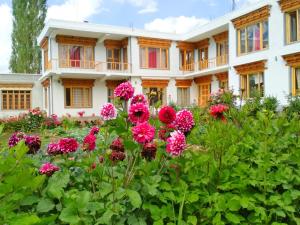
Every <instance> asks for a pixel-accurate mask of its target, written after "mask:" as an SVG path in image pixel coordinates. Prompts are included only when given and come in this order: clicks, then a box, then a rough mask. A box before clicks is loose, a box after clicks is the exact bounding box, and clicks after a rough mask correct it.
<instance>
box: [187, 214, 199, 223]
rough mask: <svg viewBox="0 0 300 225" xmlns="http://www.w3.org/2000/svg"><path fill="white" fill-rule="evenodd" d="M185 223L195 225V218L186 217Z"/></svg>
mask: <svg viewBox="0 0 300 225" xmlns="http://www.w3.org/2000/svg"><path fill="white" fill-rule="evenodd" d="M187 222H188V223H190V224H192V225H197V217H196V216H188V220H187Z"/></svg>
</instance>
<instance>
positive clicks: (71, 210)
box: [59, 205, 80, 224]
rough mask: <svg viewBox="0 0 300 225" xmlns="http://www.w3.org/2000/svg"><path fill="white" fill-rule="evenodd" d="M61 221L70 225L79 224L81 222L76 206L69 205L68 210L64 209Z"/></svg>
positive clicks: (60, 216) (60, 217)
mask: <svg viewBox="0 0 300 225" xmlns="http://www.w3.org/2000/svg"><path fill="white" fill-rule="evenodd" d="M59 219H60V220H61V221H63V222H65V223H69V224H77V223H79V221H80V218H79V216H78V214H77V210H76V207H75V206H74V205H69V206H68V207H67V208H64V209H63V210H62V211H61V213H60V215H59Z"/></svg>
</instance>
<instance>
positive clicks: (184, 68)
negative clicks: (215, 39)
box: [179, 49, 195, 71]
mask: <svg viewBox="0 0 300 225" xmlns="http://www.w3.org/2000/svg"><path fill="white" fill-rule="evenodd" d="M181 52H183V59H181V60H180V58H181V57H182V54H181ZM188 52H190V53H192V54H191V57H192V58H191V61H192V63H187V60H186V56H187V53H188ZM194 60H195V50H194V49H179V62H180V61H181V62H183V65H181V64H179V70H181V71H194V64H195V61H194Z"/></svg>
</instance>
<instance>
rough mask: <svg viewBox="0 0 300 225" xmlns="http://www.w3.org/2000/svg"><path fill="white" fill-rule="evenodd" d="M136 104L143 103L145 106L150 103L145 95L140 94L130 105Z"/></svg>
mask: <svg viewBox="0 0 300 225" xmlns="http://www.w3.org/2000/svg"><path fill="white" fill-rule="evenodd" d="M136 103H143V104H145V105H148V101H147V99H146V97H145V95H143V94H138V95H135V96H133V97H132V99H131V102H130V105H134V104H136Z"/></svg>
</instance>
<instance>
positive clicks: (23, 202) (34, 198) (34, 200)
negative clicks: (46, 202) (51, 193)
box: [20, 195, 39, 205]
mask: <svg viewBox="0 0 300 225" xmlns="http://www.w3.org/2000/svg"><path fill="white" fill-rule="evenodd" d="M38 201H39V198H38V197H37V196H35V195H31V196H27V197H26V198H24V199H23V200H21V203H20V204H21V205H33V204H35V203H37V202H38Z"/></svg>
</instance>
